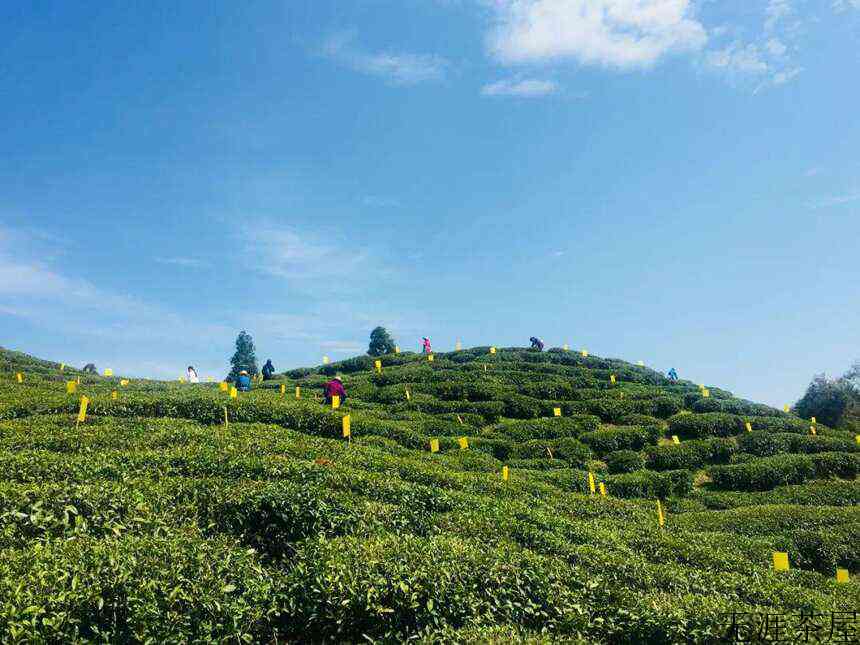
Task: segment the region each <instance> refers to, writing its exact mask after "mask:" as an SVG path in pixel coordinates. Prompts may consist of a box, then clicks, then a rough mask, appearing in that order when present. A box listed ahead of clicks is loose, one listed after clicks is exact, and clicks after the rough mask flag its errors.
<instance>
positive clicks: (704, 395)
mask: <svg viewBox="0 0 860 645" xmlns="http://www.w3.org/2000/svg"><path fill="white" fill-rule="evenodd" d="M702 396H703V397H705V398H706V399H709V398H710V397H711V391H710V390H708V389H704V390H702Z"/></svg>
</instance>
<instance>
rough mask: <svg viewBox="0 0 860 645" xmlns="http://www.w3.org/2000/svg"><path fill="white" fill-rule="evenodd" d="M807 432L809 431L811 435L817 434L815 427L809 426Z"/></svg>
mask: <svg viewBox="0 0 860 645" xmlns="http://www.w3.org/2000/svg"><path fill="white" fill-rule="evenodd" d="M809 431H810V432H811V433H812V434H818V433H817V432H815V426H809Z"/></svg>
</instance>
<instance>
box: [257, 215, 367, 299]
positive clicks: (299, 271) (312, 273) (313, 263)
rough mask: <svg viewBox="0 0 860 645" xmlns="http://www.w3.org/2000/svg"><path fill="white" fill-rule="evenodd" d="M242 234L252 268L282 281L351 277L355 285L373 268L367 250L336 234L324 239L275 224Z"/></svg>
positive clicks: (266, 223)
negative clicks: (356, 247)
mask: <svg viewBox="0 0 860 645" xmlns="http://www.w3.org/2000/svg"><path fill="white" fill-rule="evenodd" d="M240 235H241V236H242V238H243V240H244V243H245V250H246V256H247V257H248V258H249V259H250V260H249V268H251V269H254V270H256V271H259V272H261V273H265V274H268V275H272V276H275V277H278V278H286V279H295V280H313V279H316V278H323V277H326V276H329V277H330V276H349V279H350V280H351V281H352V282H355V281H356V280H357V279H359V278H361V277H362V276H366V275H368V274H369V272H370V271H371V268H372V267H371V265H370V263H369V262H368V255H367V253H366V252H365V251H361V250H357V249H355V248H350V247H349V246H348V245H346V244H345V243H341V242H340V241H339V240H338V239H337V238H336V237H335V236H334V235H332V236H331V237H330V238H328V239H326V240H323V239H321V237H320V235H319V234H316V233H310V232H307V231H300V230H299V229H298V228H296V227H290V226H284V225H280V224H278V223H276V222H272V221H261V222H258V223H257V225H255V226H254V227H253V228H252V229H250V230H246V231H242V232H241V233H240ZM334 286H337V285H336V284H335V285H334Z"/></svg>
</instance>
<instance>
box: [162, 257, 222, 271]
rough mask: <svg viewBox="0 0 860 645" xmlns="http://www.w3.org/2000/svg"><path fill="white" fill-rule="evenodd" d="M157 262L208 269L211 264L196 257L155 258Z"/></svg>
mask: <svg viewBox="0 0 860 645" xmlns="http://www.w3.org/2000/svg"><path fill="white" fill-rule="evenodd" d="M155 261H156V262H158V263H159V264H167V265H172V266H178V267H184V268H186V269H208V268H209V267H210V266H212V265H211V264H209V262H207V261H206V260H200V259H198V258H155Z"/></svg>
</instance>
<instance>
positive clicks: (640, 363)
mask: <svg viewBox="0 0 860 645" xmlns="http://www.w3.org/2000/svg"><path fill="white" fill-rule="evenodd" d="M636 364H637V365H638V366H639V367H645V361H637V363H636Z"/></svg>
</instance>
